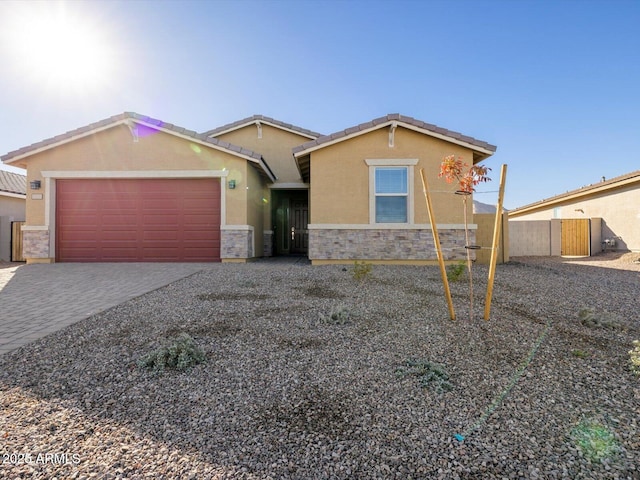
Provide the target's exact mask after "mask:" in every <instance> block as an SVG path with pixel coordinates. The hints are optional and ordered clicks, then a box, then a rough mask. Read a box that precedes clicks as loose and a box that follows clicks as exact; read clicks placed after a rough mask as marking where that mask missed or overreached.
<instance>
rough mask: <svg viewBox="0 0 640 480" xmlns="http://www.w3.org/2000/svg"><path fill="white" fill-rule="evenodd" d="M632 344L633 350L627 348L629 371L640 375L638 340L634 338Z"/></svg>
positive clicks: (639, 346)
mask: <svg viewBox="0 0 640 480" xmlns="http://www.w3.org/2000/svg"><path fill="white" fill-rule="evenodd" d="M633 345H634V348H633V350H629V362H630V363H631V371H632V372H633V373H635V374H636V375H640V340H634V341H633Z"/></svg>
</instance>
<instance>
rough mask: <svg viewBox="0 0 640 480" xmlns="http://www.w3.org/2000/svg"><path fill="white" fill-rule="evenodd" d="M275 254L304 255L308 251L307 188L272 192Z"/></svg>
mask: <svg viewBox="0 0 640 480" xmlns="http://www.w3.org/2000/svg"><path fill="white" fill-rule="evenodd" d="M272 200H273V206H274V207H273V211H272V218H273V222H274V225H273V232H274V236H275V254H276V255H306V254H307V252H308V251H309V230H308V229H307V228H308V224H309V193H308V191H307V190H276V191H273V192H272Z"/></svg>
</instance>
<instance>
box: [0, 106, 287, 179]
mask: <svg viewBox="0 0 640 480" xmlns="http://www.w3.org/2000/svg"><path fill="white" fill-rule="evenodd" d="M118 125H126V126H128V127H129V129H130V130H131V134H132V135H133V136H134V138H136V137H137V135H138V133H139V132H140V130H141V129H149V128H150V129H153V130H157V131H162V132H165V133H168V134H170V135H175V136H178V137H181V138H184V139H188V140H190V141H194V142H197V143H199V144H202V145H205V146H208V147H211V148H214V149H216V150H221V151H224V152H226V153H230V154H232V155H235V156H237V157H241V158H244V159H245V160H248V161H250V162H252V163H254V164H255V165H256V166H259V167H260V168H259V171H260V172H261V173H262V174H263V175H264V176H266V177H267V178H269V179H270V180H271V181H275V176H274V175H273V172H272V171H271V169H270V168H269V166H268V165H267V164H266V162H265V161H264V159H263V158H262V156H261V155H260V154H259V153H256V152H253V151H251V150H248V149H246V148H243V147H239V146H237V145H233V144H231V143H228V142H223V141H221V140H218V139H216V138H211V137H207V136H206V135H203V134H198V133H196V132H195V131H193V130H187V129H186V128H183V127H179V126H177V125H173V124H171V123H166V122H163V121H162V120H158V119H155V118H151V117H147V116H145V115H140V114H137V113H134V112H124V113H121V114H119V115H114V116H112V117H109V118H106V119H104V120H101V121H99V122H95V123H92V124H90V125H87V126H85V127H81V128H77V129H75V130H71V131H69V132H66V133H63V134H61V135H58V136H55V137H52V138H48V139H46V140H42V141H41V142H38V143H34V144H32V145H29V146H27V147H23V148H20V149H18V150H14V151H12V152H9V153H7V154H5V155H3V156H1V157H0V160H2V161H3V162H5V163H13V162H16V161H18V160H21V159H25V158H27V157H30V156H32V155H35V154H37V153H41V152H44V151H46V150H49V149H52V148H56V147H58V146H60V145H64V144H66V143H70V142H73V141H75V140H78V139H80V138H84V137H86V136H89V135H93V134H95V133H98V132H101V131H103V130H107V129H110V128H113V127H115V126H118Z"/></svg>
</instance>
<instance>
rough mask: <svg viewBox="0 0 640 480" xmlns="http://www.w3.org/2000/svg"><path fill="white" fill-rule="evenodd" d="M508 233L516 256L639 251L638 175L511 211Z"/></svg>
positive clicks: (512, 252)
mask: <svg viewBox="0 0 640 480" xmlns="http://www.w3.org/2000/svg"><path fill="white" fill-rule="evenodd" d="M522 222H528V225H527V224H525V223H522ZM535 231H538V232H539V235H536V234H535ZM509 232H510V242H511V246H510V251H511V254H512V255H514V256H516V255H593V254H595V253H598V252H600V251H601V250H603V249H611V250H621V251H633V252H640V170H636V171H635V172H631V173H627V174H625V175H620V176H618V177H615V178H612V179H610V180H606V179H604V178H603V179H602V180H601V181H600V182H598V183H593V184H591V185H587V186H584V187H581V188H578V189H576V190H571V191H569V192H566V193H563V194H560V195H556V196H553V197H551V198H547V199H544V200H541V201H539V202H535V203H531V204H529V205H525V206H522V207H519V208H516V209H513V210H510V211H509ZM538 237H539V238H538ZM549 242H550V243H549ZM548 243H549V246H547V244H548Z"/></svg>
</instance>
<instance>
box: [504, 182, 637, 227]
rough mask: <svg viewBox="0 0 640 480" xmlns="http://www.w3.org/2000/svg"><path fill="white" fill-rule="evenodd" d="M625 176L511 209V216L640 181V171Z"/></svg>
mask: <svg viewBox="0 0 640 480" xmlns="http://www.w3.org/2000/svg"><path fill="white" fill-rule="evenodd" d="M623 177H624V178H621V179H619V180H616V179H611V180H609V181H608V182H603V183H602V184H596V185H590V186H588V187H583V188H579V189H577V190H572V191H570V192H566V193H562V194H560V195H556V196H553V197H551V198H546V199H544V200H540V201H538V202H535V203H530V204H528V205H524V206H522V207H519V208H514V209H513V210H509V216H513V217H517V216H520V215H526V214H528V213H532V212H535V211H537V210H541V209H544V208H549V207H552V206H554V205H558V204H560V203H565V202H568V201H572V200H576V199H579V198H581V197H587V196H591V195H596V194H598V193H602V192H606V191H608V190H616V189H618V188H622V187H625V186H627V185H630V184H633V183H637V182H640V171H638V172H634V173H631V174H629V175H628V176H623Z"/></svg>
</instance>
